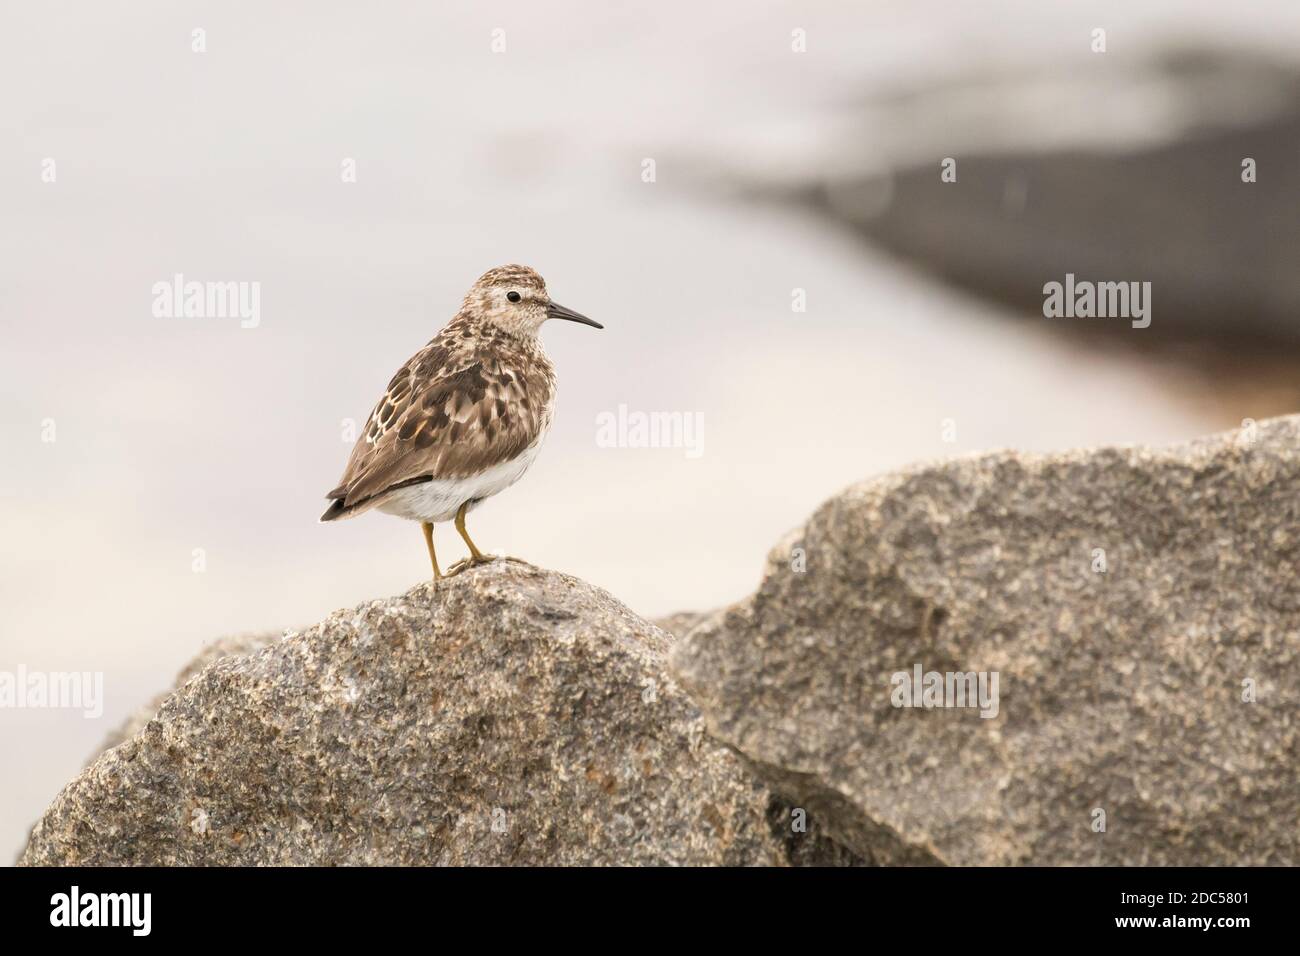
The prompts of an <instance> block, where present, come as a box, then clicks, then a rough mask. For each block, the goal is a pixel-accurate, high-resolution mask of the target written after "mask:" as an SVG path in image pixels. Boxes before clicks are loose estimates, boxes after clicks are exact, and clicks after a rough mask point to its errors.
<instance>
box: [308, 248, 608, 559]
mask: <svg viewBox="0 0 1300 956" xmlns="http://www.w3.org/2000/svg"><path fill="white" fill-rule="evenodd" d="M547 319H567V320H569V321H570V322H581V323H583V324H584V325H591V326H595V327H596V328H598V329H601V328H604V326H603V325H601V324H600V323H599V322H595V321H593V320H591V319H589V318H587V317H586V316H585V315H582V314H580V313H578V312H574V311H573V310H572V309H566V308H565V307H564V306H562V305H560V304H559V303H557V302H553V301H551V297H550V296H549V295H547V292H546V283H545V282H543V281H542V277H541V276H539V275H538V274H537V273H536V272H534V271H533V270H532V269H529V268H528V267H527V266H517V265H511V266H501V267H499V268H496V269H492V270H490V271H488V272H486V273H484V274H483V276H482V278H480V279H479V280H478V281H477V282H475V283H474V286H473V288H471V289H470V290H469V292H468V293H467V294H466V296H465V301H464V302H463V303H461V307H460V311H459V312H457V313H456V315H455V317H454V318H453V319H452V320H451V321H450V322H448V323H447V324H446V326H444V327H443V329H442V331H441V332H439V333H438V334H437V335H435V336H434V337H433V339H432V340H430V342H429V344H428V345H426V346H425V347H424V348H422V349H420V351H418V352H416V353H415V354H414V355H412V356H411V357H410V358H409V359H407V360H406V364H405V365H403V366H402V367H401V368H400V369H398V370H397V374H396V375H394V376H393V380H392V381H391V382H389V383H388V390H387V391H386V392H385V393H384V397H383V398H381V399H380V400H379V401H378V403H377V404H376V405H375V408H374V411H372V412H371V413H370V418H369V419H368V420H367V421H366V428H365V432H364V433H363V434H362V436H361V437H360V439H358V441H357V443H356V446H355V447H353V449H352V455H351V457H350V458H348V466H347V469H346V470H345V471H344V472H343V478H342V480H341V481H340V482H339V486H338V487H337V488H335V489H334V490H333V491H331V492H330V493H329V494H328V495H326V496H325V497H327V498H330V499H332V500H331V502H330V506H329V508H327V509H326V510H325V513H324V514H323V515H321V519H320V520H321V521H333V520H334V519H335V518H351V517H353V516H354V515H359V514H361V513H363V512H365V511H369V510H370V509H371V508H378V509H379V510H380V511H383V512H386V513H388V514H391V515H397V516H398V517H401V518H409V519H410V520H412V521H418V522H420V528H421V530H423V531H424V543H425V545H426V546H427V547H428V549H429V561H430V563H432V564H433V579H434V580H435V581H437V580H438V579H439V578H441V577H442V571H441V570H439V568H438V558H437V555H436V554H435V553H434V549H433V525H434V523H435V522H438V521H449V520H452V519H454V520H455V522H456V530H457V531H458V532H460V536H461V537H462V538H464V539H465V544H467V545H469V553H470V557H469V559H468V562H469V563H470V564H480V563H482V562H484V561H488V560H491V559H490V558H488V557H486V556H485V555H484V554H483V552H481V551H480V550H479V549H478V548H477V547H475V545H474V542H473V541H472V540H470V536H469V532H468V531H466V530H465V514H466V513H467V512H469V511H471V510H473V509H474V508H475V507H476V506H477V505H478V504H479V503H480V502H482V501H483V500H484V499H486V498H490V497H492V496H493V495H495V494H496V493H497V492H499V491H504V490H505V489H507V488H509V487H510V486H511V485H513V484H514V483H515V482H516V481H518V480H519V479H520V478H521V477H522V476H523V474H524V472H525V471H527V470H528V466H529V465H531V464H532V463H533V459H534V458H535V457H537V451H538V449H539V448H540V447H541V444H542V439H543V438H545V437H546V432H547V430H548V429H549V428H550V427H551V414H552V411H553V409H554V404H555V369H554V368H553V367H552V366H551V362H550V359H548V358H547V357H546V352H545V351H543V349H542V343H541V341H540V340H539V339H538V337H537V333H538V331H539V330H540V329H541V327H542V323H543V322H545V321H546V320H547ZM449 570H450V571H451V573H455V572H456V571H457V570H459V569H458V568H452V569H449Z"/></svg>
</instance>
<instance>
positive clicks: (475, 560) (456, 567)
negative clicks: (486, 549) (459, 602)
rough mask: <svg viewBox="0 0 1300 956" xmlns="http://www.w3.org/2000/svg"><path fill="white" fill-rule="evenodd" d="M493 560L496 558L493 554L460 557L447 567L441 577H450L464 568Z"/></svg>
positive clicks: (489, 562)
mask: <svg viewBox="0 0 1300 956" xmlns="http://www.w3.org/2000/svg"><path fill="white" fill-rule="evenodd" d="M495 560H497V556H496V555H495V554H477V555H470V556H469V557H468V558H461V559H460V560H459V561H457V562H456V563H455V564H453V565H452V566H451V567H449V568H448V569H447V573H446V574H444V575H443V577H444V578H452V577H455V576H456V575H458V574H460V572H462V571H464V570H465V569H466V568H473V567H477V566H478V565H480V564H491V563H492V562H493V561H495Z"/></svg>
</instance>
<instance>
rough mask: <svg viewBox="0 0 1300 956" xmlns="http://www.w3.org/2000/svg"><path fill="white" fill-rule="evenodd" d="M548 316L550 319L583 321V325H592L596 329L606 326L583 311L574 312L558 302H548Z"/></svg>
mask: <svg viewBox="0 0 1300 956" xmlns="http://www.w3.org/2000/svg"><path fill="white" fill-rule="evenodd" d="M546 317H547V318H548V319H568V320H569V321H570V322H581V323H582V324H583V325H590V326H591V327H592V328H596V329H603V328H604V326H603V325H601V324H600V323H599V322H597V321H596V320H595V319H589V318H587V317H586V316H585V315H583V314H582V313H581V312H574V311H573V310H572V309H568V308H565V307H564V306H562V305H560V303H558V302H548V303H547V305H546Z"/></svg>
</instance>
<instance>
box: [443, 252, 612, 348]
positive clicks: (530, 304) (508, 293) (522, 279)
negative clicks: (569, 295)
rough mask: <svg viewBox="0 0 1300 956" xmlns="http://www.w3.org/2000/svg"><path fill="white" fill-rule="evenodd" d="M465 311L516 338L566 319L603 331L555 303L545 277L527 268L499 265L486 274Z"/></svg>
mask: <svg viewBox="0 0 1300 956" xmlns="http://www.w3.org/2000/svg"><path fill="white" fill-rule="evenodd" d="M462 311H464V312H467V313H469V314H470V315H473V316H474V317H475V318H478V319H481V320H483V321H486V322H490V323H492V324H493V325H496V326H499V327H500V328H502V329H505V330H506V331H507V332H510V333H511V334H513V335H522V336H535V335H537V331H538V330H539V329H540V328H541V327H542V323H543V322H545V321H546V320H547V319H567V320H568V321H570V322H581V323H582V324H583V325H590V326H594V327H595V328H598V329H603V328H604V326H603V325H601V324H600V323H599V322H596V321H594V320H592V319H589V318H587V317H586V316H585V315H583V314H582V313H580V312H574V311H573V310H572V309H569V308H565V307H564V306H562V305H560V304H559V303H558V302H556V301H554V300H553V299H552V298H551V297H550V294H549V293H547V291H546V283H545V282H544V281H543V280H542V277H541V276H540V275H538V274H537V273H536V272H535V271H534V270H532V269H530V268H528V267H527V266H516V265H510V266H498V267H497V268H495V269H489V270H488V271H487V272H485V273H483V275H482V276H481V277H480V278H479V280H478V281H477V282H475V283H474V286H473V288H471V289H470V290H469V292H468V293H466V295H465V302H464V305H463V306H462Z"/></svg>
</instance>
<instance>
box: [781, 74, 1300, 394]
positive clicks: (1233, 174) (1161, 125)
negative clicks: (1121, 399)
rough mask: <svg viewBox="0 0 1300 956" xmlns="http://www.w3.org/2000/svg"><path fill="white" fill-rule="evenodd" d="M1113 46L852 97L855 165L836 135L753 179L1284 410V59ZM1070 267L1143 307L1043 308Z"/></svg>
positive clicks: (1296, 87) (1293, 386) (1087, 338)
mask: <svg viewBox="0 0 1300 956" xmlns="http://www.w3.org/2000/svg"><path fill="white" fill-rule="evenodd" d="M1113 56H1114V54H1106V55H1098V56H1097V57H1096V60H1097V63H1098V70H1097V72H1095V73H1094V72H1092V71H1088V72H1087V75H1079V74H1078V73H1077V72H1076V73H1075V74H1071V75H1069V76H1063V75H1052V74H1051V72H1050V71H1047V72H1044V73H1042V74H1039V75H1034V74H1032V73H1031V74H1028V75H1024V74H1022V75H1018V76H1015V77H1011V76H1006V75H997V76H988V77H984V78H978V77H960V78H953V79H951V80H950V81H948V82H946V83H944V84H942V85H940V86H936V87H934V88H931V89H927V90H923V91H918V90H912V91H905V92H899V93H896V94H892V95H890V96H888V97H886V98H884V100H883V101H875V102H872V103H869V104H864V105H863V106H862V108H861V125H860V127H859V129H858V132H857V134H854V133H853V132H852V125H851V124H850V125H849V127H848V129H849V132H847V133H845V132H842V133H841V135H840V136H839V142H840V143H841V144H842V145H843V147H844V148H847V149H848V150H849V151H850V152H851V153H852V154H853V155H856V156H860V157H861V163H860V170H859V171H858V172H856V173H854V172H852V171H851V170H850V169H847V168H846V162H845V159H844V156H843V154H842V152H841V151H840V150H836V152H837V153H840V155H836V156H834V157H831V156H827V157H826V164H827V165H826V167H825V168H824V170H822V171H819V172H816V173H814V172H811V167H805V168H804V174H805V178H804V180H803V181H801V182H796V181H794V180H793V179H789V178H788V179H787V180H786V181H785V182H783V183H773V182H767V183H765V184H764V188H763V191H764V192H766V193H767V194H769V195H770V194H772V193H773V192H776V193H779V194H784V195H786V196H788V197H791V198H797V199H798V200H800V201H803V202H807V203H810V204H812V205H813V206H814V207H815V208H817V209H819V210H822V211H823V212H825V214H826V215H828V216H831V217H834V218H835V219H837V220H839V221H841V222H843V223H845V224H847V225H848V226H850V227H851V228H852V229H853V230H855V231H856V232H857V233H859V234H860V235H861V236H863V237H864V238H866V239H868V240H869V241H870V242H872V243H874V244H876V245H878V246H880V247H883V248H884V249H886V250H888V251H890V252H891V253H894V254H896V255H898V256H899V257H901V258H903V259H905V260H906V261H908V262H910V263H913V264H915V265H917V266H919V267H920V268H922V269H924V270H927V271H930V272H932V273H934V274H936V275H938V276H940V277H942V278H943V279H945V280H947V281H950V282H952V283H954V284H956V285H958V286H961V287H963V288H966V289H969V290H972V291H974V292H976V293H979V294H981V295H984V296H987V297H989V298H992V299H996V300H1000V301H1002V302H1004V303H1006V304H1008V305H1010V306H1011V307H1012V308H1013V310H1014V312H1015V313H1018V314H1023V315H1024V316H1025V317H1026V318H1028V319H1030V320H1031V321H1034V322H1038V323H1043V324H1045V325H1049V326H1051V327H1052V328H1053V329H1054V330H1056V331H1059V332H1060V333H1062V334H1066V335H1070V336H1077V337H1078V338H1079V339H1080V342H1081V344H1082V345H1084V346H1086V347H1099V348H1106V347H1110V346H1115V347H1120V348H1124V349H1139V350H1144V351H1149V352H1150V353H1151V354H1152V356H1153V358H1156V359H1159V360H1162V361H1168V360H1172V361H1173V362H1174V363H1176V364H1180V365H1185V366H1190V367H1191V368H1192V369H1194V370H1196V371H1197V372H1198V373H1199V374H1200V376H1202V378H1201V381H1202V383H1203V384H1204V386H1206V387H1208V388H1210V389H1214V390H1218V389H1227V390H1230V391H1231V390H1234V389H1241V390H1244V391H1245V393H1247V394H1248V395H1249V399H1248V403H1254V404H1255V405H1256V406H1257V407H1253V408H1252V410H1253V411H1254V413H1255V414H1258V415H1263V414H1269V413H1273V412H1282V411H1287V410H1294V408H1295V407H1296V406H1297V405H1300V375H1297V374H1296V372H1297V369H1300V269H1298V268H1297V263H1298V262H1300V159H1298V158H1297V157H1300V73H1297V72H1296V71H1295V70H1293V69H1291V68H1288V67H1284V66H1281V65H1277V64H1273V63H1269V62H1263V61H1261V60H1259V59H1258V58H1257V57H1255V56H1252V55H1248V54H1244V53H1241V54H1238V53H1231V52H1222V51H1221V52H1205V51H1179V52H1171V53H1169V54H1167V55H1166V56H1164V57H1162V58H1160V59H1158V60H1155V61H1153V62H1148V63H1140V64H1136V65H1135V64H1130V63H1124V62H1123V61H1120V62H1119V63H1117V62H1116V61H1115V60H1114V59H1110V58H1111V57H1113ZM855 138H856V139H857V142H856V143H854V142H852V140H854V139H855ZM946 158H952V159H955V160H956V173H957V177H956V181H955V182H944V181H943V180H942V179H941V175H940V174H941V164H942V162H943V161H944V160H945V159H946ZM1246 159H1251V160H1254V163H1255V172H1256V177H1257V181H1255V182H1245V181H1243V162H1244V161H1245V160H1246ZM849 165H850V166H851V165H852V164H851V163H850V164H849ZM1067 273H1072V274H1074V276H1075V277H1076V278H1077V279H1078V280H1091V281H1094V282H1102V281H1115V282H1119V281H1135V282H1150V283H1151V298H1152V322H1151V325H1150V327H1149V328H1145V329H1134V328H1132V327H1131V326H1130V323H1129V322H1127V321H1124V320H1123V319H1116V318H1045V317H1044V315H1043V303H1044V292H1043V286H1044V284H1045V283H1048V282H1052V281H1057V282H1063V281H1064V280H1065V276H1066V274H1067Z"/></svg>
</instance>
